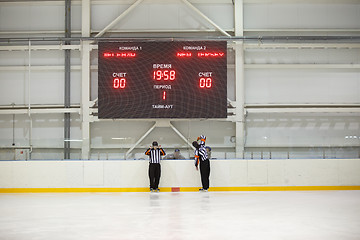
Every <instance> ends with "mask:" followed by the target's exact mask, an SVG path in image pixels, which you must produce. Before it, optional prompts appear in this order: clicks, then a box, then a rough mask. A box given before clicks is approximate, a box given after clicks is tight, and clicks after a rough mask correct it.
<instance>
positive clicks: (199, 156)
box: [195, 145, 208, 166]
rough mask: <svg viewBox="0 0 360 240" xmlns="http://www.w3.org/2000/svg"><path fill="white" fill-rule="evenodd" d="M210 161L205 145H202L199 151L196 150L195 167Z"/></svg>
mask: <svg viewBox="0 0 360 240" xmlns="http://www.w3.org/2000/svg"><path fill="white" fill-rule="evenodd" d="M207 159H208V154H207V152H206V148H205V146H204V145H200V147H199V148H198V149H195V166H197V165H198V164H199V162H200V161H205V160H207Z"/></svg>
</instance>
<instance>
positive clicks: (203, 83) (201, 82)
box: [199, 78, 205, 88]
mask: <svg viewBox="0 0 360 240" xmlns="http://www.w3.org/2000/svg"><path fill="white" fill-rule="evenodd" d="M199 85H200V88H204V87H205V78H200V83H199Z"/></svg>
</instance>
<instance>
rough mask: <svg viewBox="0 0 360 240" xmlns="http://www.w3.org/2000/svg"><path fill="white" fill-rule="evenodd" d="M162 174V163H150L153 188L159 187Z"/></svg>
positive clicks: (150, 177) (151, 185) (150, 178)
mask: <svg viewBox="0 0 360 240" xmlns="http://www.w3.org/2000/svg"><path fill="white" fill-rule="evenodd" d="M160 175H161V166H160V163H150V164H149V180H150V188H153V189H157V188H159V182H160Z"/></svg>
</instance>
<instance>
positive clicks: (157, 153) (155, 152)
mask: <svg viewBox="0 0 360 240" xmlns="http://www.w3.org/2000/svg"><path fill="white" fill-rule="evenodd" d="M145 155H148V156H149V180H150V191H151V192H159V182H160V175H161V166H160V161H161V156H165V151H164V149H162V148H161V146H159V144H158V142H156V141H154V142H153V143H152V146H150V147H149V148H148V149H147V150H146V152H145Z"/></svg>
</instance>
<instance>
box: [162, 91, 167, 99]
mask: <svg viewBox="0 0 360 240" xmlns="http://www.w3.org/2000/svg"><path fill="white" fill-rule="evenodd" d="M162 99H163V100H165V99H166V92H165V91H163V96H162Z"/></svg>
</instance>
